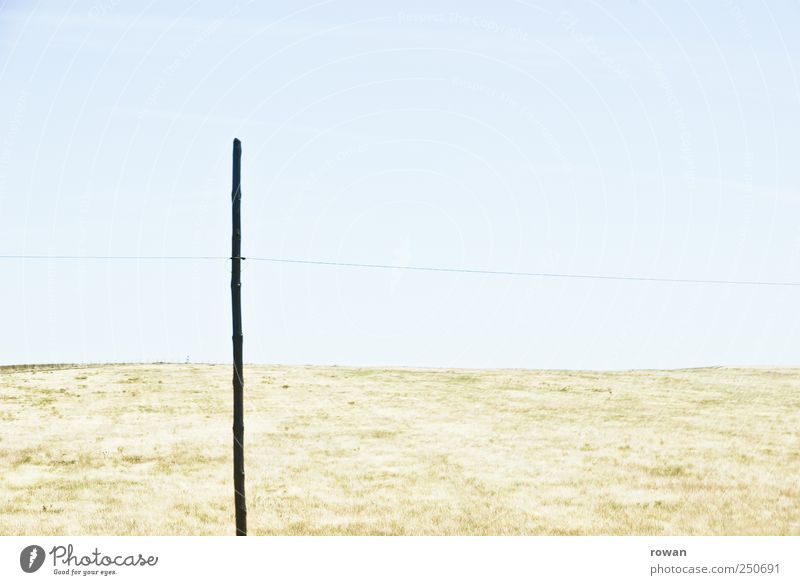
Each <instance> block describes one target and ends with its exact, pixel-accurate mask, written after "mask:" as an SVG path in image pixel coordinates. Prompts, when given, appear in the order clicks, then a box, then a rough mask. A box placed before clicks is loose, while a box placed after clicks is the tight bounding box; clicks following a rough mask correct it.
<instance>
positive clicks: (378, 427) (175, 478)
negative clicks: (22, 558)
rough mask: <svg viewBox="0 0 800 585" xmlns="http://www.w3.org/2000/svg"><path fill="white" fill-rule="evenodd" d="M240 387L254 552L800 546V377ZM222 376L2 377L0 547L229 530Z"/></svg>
mask: <svg viewBox="0 0 800 585" xmlns="http://www.w3.org/2000/svg"><path fill="white" fill-rule="evenodd" d="M245 375H246V380H245V393H246V415H245V416H246V418H245V426H246V428H245V437H246V444H245V447H246V452H245V465H246V471H247V490H248V491H247V496H248V507H249V516H248V524H249V528H250V532H251V533H253V534H668V535H678V534H794V535H798V534H800V370H787V369H782V370H767V369H699V370H674V371H634V372H610V373H609V372H553V371H521V370H493V371H487V370H415V369H353V368H341V367H281V366H247V367H246V374H245ZM230 380H231V368H230V366H225V365H172V364H157V365H107V366H102V365H101V366H90V367H87V366H75V367H72V368H70V367H64V366H62V365H58V366H54V367H50V368H48V367H36V368H33V367H17V368H3V369H2V370H0V469H2V470H3V472H2V474H0V534H4V535H9V534H70V535H81V534H233V497H232V496H233V486H232V483H233V482H232V469H231V451H232V447H231V440H232V439H231V419H230V410H231V408H230V405H231V383H230Z"/></svg>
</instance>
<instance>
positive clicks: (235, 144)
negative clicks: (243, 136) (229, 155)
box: [233, 138, 242, 152]
mask: <svg viewBox="0 0 800 585" xmlns="http://www.w3.org/2000/svg"><path fill="white" fill-rule="evenodd" d="M233 149H234V150H238V151H239V152H241V151H242V141H241V140H239V139H238V138H234V139H233Z"/></svg>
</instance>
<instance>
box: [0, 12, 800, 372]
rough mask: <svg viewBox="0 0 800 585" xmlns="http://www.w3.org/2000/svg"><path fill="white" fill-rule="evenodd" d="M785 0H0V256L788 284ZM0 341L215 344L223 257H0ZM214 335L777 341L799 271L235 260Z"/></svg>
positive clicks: (786, 346) (226, 355) (621, 351)
mask: <svg viewBox="0 0 800 585" xmlns="http://www.w3.org/2000/svg"><path fill="white" fill-rule="evenodd" d="M798 26H800V5H798V4H797V3H796V2H769V3H762V2H742V1H739V2H736V1H733V2H723V3H682V2H660V3H656V2H642V1H624V2H603V3H600V2H579V3H563V2H511V1H500V2H491V3H489V2H453V1H449V2H436V1H433V2H431V1H428V2H402V3H400V2H396V3H386V2H382V3H375V2H345V1H329V2H318V3H306V2H277V3H275V2H270V3H258V2H230V3H221V2H204V1H199V2H186V3H182V2H150V3H144V2H123V1H120V0H90V1H89V2H78V1H76V2H73V3H71V4H69V3H64V2H39V3H33V2H30V3H29V2H8V1H7V2H5V3H4V4H3V5H2V8H0V88H2V91H0V112H2V113H0V138H2V144H1V145H0V254H77V255H82V254H118V255H211V256H225V255H228V254H229V253H230V205H229V197H230V158H231V141H232V139H233V138H234V137H235V136H238V137H239V138H240V139H241V140H242V142H243V150H244V155H243V192H244V198H243V217H244V219H243V230H244V236H243V238H244V239H243V249H244V253H245V255H250V256H270V257H275V256H280V257H286V258H301V259H315V260H329V261H344V262H366V263H381V264H396V265H402V264H407V265H422V266H453V267H464V268H477V269H495V270H513V271H534V272H571V273H593V274H622V275H642V276H659V277H667V278H708V279H743V280H762V279H763V280H789V281H800V223H798V218H800V164H798V156H800V149H798V140H800V138H798V137H800V79H798V71H797V69H798V57H799V56H800V39H798V37H797V34H796V32H797V30H798ZM0 279H2V284H3V286H2V287H0V307H2V309H0V314H1V315H2V330H3V333H2V335H0V362H2V363H19V362H53V361H57V362H72V361H91V362H97V361H155V360H163V361H183V360H185V359H186V357H187V356H190V359H191V360H192V361H213V362H225V361H229V360H230V334H231V331H230V328H231V325H230V298H229V295H230V289H229V272H228V265H227V263H226V262H225V261H191V262H166V261H164V262H161V261H141V262H135V261H130V262H113V263H112V262H103V261H90V262H73V261H42V260H25V261H23V260H0ZM243 301H244V324H245V359H246V361H249V362H264V363H316V364H396V365H419V366H459V367H529V368H602V369H609V368H634V367H652V368H656V367H688V366H699V365H717V364H725V365H757V364H761V365H798V364H800V359H798V355H799V353H798V352H800V320H799V319H798V315H800V288H770V287H760V288H759V287H753V286H718V285H698V284H665V283H647V282H644V283H637V282H608V281H581V280H556V279H541V278H514V277H490V276H480V275H468V274H464V275H458V274H437V273H433V274H432V273H415V272H399V271H365V270H361V269H351V268H330V267H314V266H296V265H277V264H266V263H258V264H256V263H246V266H245V269H244V272H243Z"/></svg>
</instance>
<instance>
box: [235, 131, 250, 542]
mask: <svg viewBox="0 0 800 585" xmlns="http://www.w3.org/2000/svg"><path fill="white" fill-rule="evenodd" d="M231 202H232V204H233V205H232V207H233V236H232V238H231V308H232V309H233V489H234V494H235V497H234V502H235V507H236V536H247V505H246V501H245V495H244V368H243V366H242V341H243V339H244V337H243V335H242V280H241V270H242V260H243V258H242V216H241V204H242V143H241V142H240V141H239V139H238V138H234V139H233V190H232V192H231Z"/></svg>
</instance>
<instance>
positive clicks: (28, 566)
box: [19, 544, 45, 573]
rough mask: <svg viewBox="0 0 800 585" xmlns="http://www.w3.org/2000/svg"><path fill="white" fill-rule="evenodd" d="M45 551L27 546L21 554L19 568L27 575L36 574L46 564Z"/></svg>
mask: <svg viewBox="0 0 800 585" xmlns="http://www.w3.org/2000/svg"><path fill="white" fill-rule="evenodd" d="M44 556H45V555H44V549H43V548H42V547H41V546H39V545H37V544H32V545H30V546H26V547H25V548H23V549H22V552H21V553H19V566H20V567H21V568H22V570H23V571H25V572H26V573H35V572H36V571H38V570H39V569H40V568H41V567H42V565H43V564H44Z"/></svg>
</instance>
